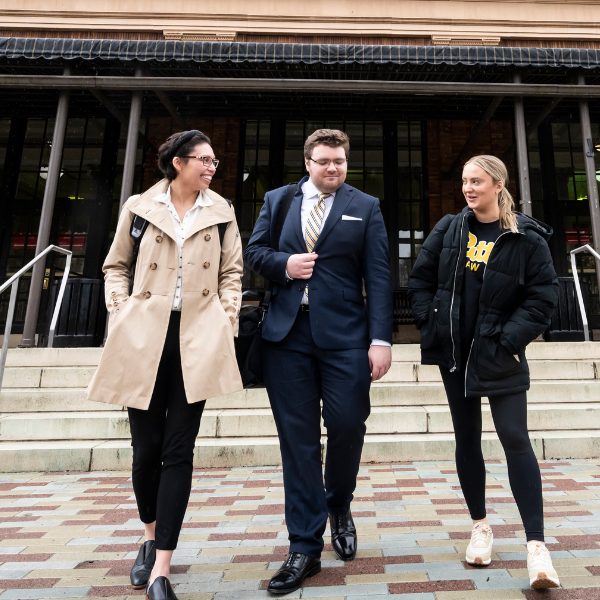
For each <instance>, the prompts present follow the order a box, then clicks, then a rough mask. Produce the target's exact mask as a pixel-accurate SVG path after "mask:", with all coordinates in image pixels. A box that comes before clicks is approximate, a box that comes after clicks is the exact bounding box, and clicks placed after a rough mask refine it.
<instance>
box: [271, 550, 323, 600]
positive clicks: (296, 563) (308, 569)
mask: <svg viewBox="0 0 600 600" xmlns="http://www.w3.org/2000/svg"><path fill="white" fill-rule="evenodd" d="M320 572H321V559H319V558H313V557H312V556H306V554H300V552H290V554H289V556H288V557H287V560H286V561H285V562H284V563H283V565H281V567H279V571H277V573H275V575H273V577H272V578H271V581H269V586H268V587H267V592H271V594H289V593H290V592H295V591H296V590H297V589H300V587H301V586H302V582H303V581H304V580H305V579H306V578H307V577H313V576H314V575H318V574H319V573H320Z"/></svg>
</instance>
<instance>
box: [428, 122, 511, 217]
mask: <svg viewBox="0 0 600 600" xmlns="http://www.w3.org/2000/svg"><path fill="white" fill-rule="evenodd" d="M476 124H477V122H476V121H428V122H427V146H428V161H429V223H430V227H431V228H433V227H434V226H435V224H436V223H437V222H438V221H439V220H440V219H441V218H442V217H443V216H444V215H447V214H449V213H450V214H457V213H459V212H460V211H461V210H462V209H463V208H464V206H465V199H464V196H463V195H462V185H461V182H460V181H451V180H444V179H443V178H442V175H443V174H444V173H447V172H448V170H449V169H450V167H451V166H452V163H453V162H454V160H455V159H456V157H457V156H458V154H459V153H460V151H461V150H462V148H463V146H464V145H465V142H466V141H467V138H468V137H469V135H470V133H471V131H472V129H473V128H474V127H475V125H476ZM512 143H513V133H512V123H511V122H510V121H491V122H490V123H489V124H488V126H487V127H486V128H485V129H484V130H483V132H482V133H481V135H480V136H479V140H478V142H477V146H476V147H475V148H474V149H473V153H472V155H473V156H475V155H476V154H494V155H495V156H499V157H502V155H503V154H504V152H505V150H506V149H507V148H509V147H510V146H511V145H512ZM505 162H506V166H507V167H508V174H509V184H508V189H509V191H510V193H511V194H512V195H513V197H514V198H515V200H516V199H517V195H516V189H517V188H516V180H515V177H516V170H515V164H514V157H513V153H511V156H510V159H509V160H506V161H505ZM459 175H460V172H459Z"/></svg>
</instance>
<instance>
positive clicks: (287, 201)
mask: <svg viewBox="0 0 600 600" xmlns="http://www.w3.org/2000/svg"><path fill="white" fill-rule="evenodd" d="M297 191H298V184H297V183H290V184H289V185H288V186H287V190H286V191H285V196H284V197H283V201H282V203H281V208H280V209H279V214H278V215H277V225H276V226H275V231H274V232H273V233H274V235H273V239H272V241H271V248H273V250H276V251H277V252H279V241H280V239H281V232H282V231H283V226H284V224H285V220H286V218H287V216H288V213H289V212H290V207H291V206H292V202H293V201H294V196H295V195H296V192H297ZM272 293H273V282H272V281H270V282H269V286H268V287H267V291H266V292H265V295H264V298H263V300H262V302H261V306H262V307H263V308H264V309H265V310H267V309H268V308H269V304H270V303H271V296H272Z"/></svg>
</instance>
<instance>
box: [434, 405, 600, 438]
mask: <svg viewBox="0 0 600 600" xmlns="http://www.w3.org/2000/svg"><path fill="white" fill-rule="evenodd" d="M423 408H424V409H425V411H426V412H427V418H428V428H427V431H429V432H430V433H447V432H452V431H454V429H453V427H452V418H451V416H450V409H449V407H448V406H425V407H423ZM481 413H482V417H483V423H482V425H483V431H495V429H496V428H495V427H494V421H493V419H492V412H491V408H490V406H489V405H482V407H481ZM527 426H528V428H529V431H552V430H556V431H558V430H583V429H593V430H596V429H598V430H599V431H600V403H581V404H579V403H565V404H560V403H552V404H543V403H540V404H528V406H527Z"/></svg>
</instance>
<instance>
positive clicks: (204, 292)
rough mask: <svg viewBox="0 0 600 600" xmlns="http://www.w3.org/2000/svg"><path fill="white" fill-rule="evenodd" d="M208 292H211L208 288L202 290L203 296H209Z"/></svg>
mask: <svg viewBox="0 0 600 600" xmlns="http://www.w3.org/2000/svg"><path fill="white" fill-rule="evenodd" d="M208 294H210V292H209V291H208V290H203V291H202V295H203V296H208Z"/></svg>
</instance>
